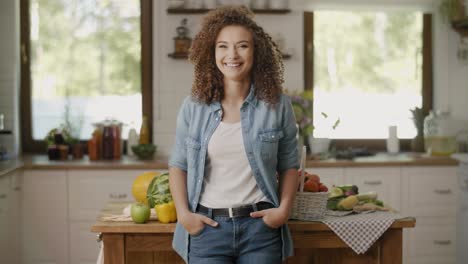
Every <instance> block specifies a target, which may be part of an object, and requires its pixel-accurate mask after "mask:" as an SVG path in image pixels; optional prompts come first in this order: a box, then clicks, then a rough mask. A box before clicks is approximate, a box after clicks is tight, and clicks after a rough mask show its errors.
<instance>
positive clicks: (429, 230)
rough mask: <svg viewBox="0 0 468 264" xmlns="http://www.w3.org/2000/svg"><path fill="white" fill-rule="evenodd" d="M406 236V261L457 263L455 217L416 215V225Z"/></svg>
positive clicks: (437, 263)
mask: <svg viewBox="0 0 468 264" xmlns="http://www.w3.org/2000/svg"><path fill="white" fill-rule="evenodd" d="M403 232H404V236H406V241H405V242H406V243H405V244H407V247H406V250H407V252H406V256H405V257H406V260H407V261H406V262H405V263H411V264H440V263H444V264H452V263H453V264H455V248H456V247H455V241H456V235H457V231H456V228H455V219H454V218H453V217H440V216H437V217H426V216H420V217H416V227H415V228H412V229H411V230H410V229H406V230H404V231H403Z"/></svg>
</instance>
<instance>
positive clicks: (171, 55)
mask: <svg viewBox="0 0 468 264" xmlns="http://www.w3.org/2000/svg"><path fill="white" fill-rule="evenodd" d="M167 56H168V57H169V58H173V59H175V60H182V59H188V54H187V53H169V54H167ZM290 58H291V54H283V59H285V60H287V59H290Z"/></svg>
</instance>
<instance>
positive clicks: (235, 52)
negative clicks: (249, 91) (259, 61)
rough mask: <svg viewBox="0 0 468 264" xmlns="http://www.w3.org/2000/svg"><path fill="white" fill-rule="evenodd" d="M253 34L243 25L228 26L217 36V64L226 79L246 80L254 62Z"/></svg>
mask: <svg viewBox="0 0 468 264" xmlns="http://www.w3.org/2000/svg"><path fill="white" fill-rule="evenodd" d="M253 52H254V44H253V36H252V33H251V32H250V31H249V30H248V29H246V28H245V27H243V26H234V25H232V26H226V27H224V28H223V29H222V30H221V31H220V32H219V34H218V37H217V38H216V46H215V56H216V66H218V69H219V70H220V71H221V72H222V73H223V75H224V79H225V80H232V81H246V80H249V78H250V71H251V69H252V64H253V55H254V54H253Z"/></svg>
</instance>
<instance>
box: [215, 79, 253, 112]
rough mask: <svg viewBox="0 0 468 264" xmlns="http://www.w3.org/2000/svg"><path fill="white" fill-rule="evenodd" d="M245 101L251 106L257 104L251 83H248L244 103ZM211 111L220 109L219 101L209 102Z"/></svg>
mask: <svg viewBox="0 0 468 264" xmlns="http://www.w3.org/2000/svg"><path fill="white" fill-rule="evenodd" d="M245 102H247V103H249V104H251V105H252V106H253V107H256V106H257V104H258V99H257V96H255V87H254V85H253V84H251V85H250V90H249V95H247V98H245V101H244V103H245ZM210 109H211V112H216V111H219V110H221V103H220V102H213V103H211V104H210Z"/></svg>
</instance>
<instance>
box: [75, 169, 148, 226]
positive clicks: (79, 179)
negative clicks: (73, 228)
mask: <svg viewBox="0 0 468 264" xmlns="http://www.w3.org/2000/svg"><path fill="white" fill-rule="evenodd" d="M143 172H144V171H143V170H140V171H137V170H72V171H69V173H68V176H69V186H68V191H69V203H68V205H69V215H70V220H72V221H94V220H96V218H97V216H98V214H99V212H100V211H101V209H102V208H103V207H104V206H105V205H106V204H107V203H109V202H119V201H129V202H132V201H133V200H134V199H133V196H132V184H133V181H134V180H135V178H136V177H137V176H138V175H140V174H141V173H143Z"/></svg>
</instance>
